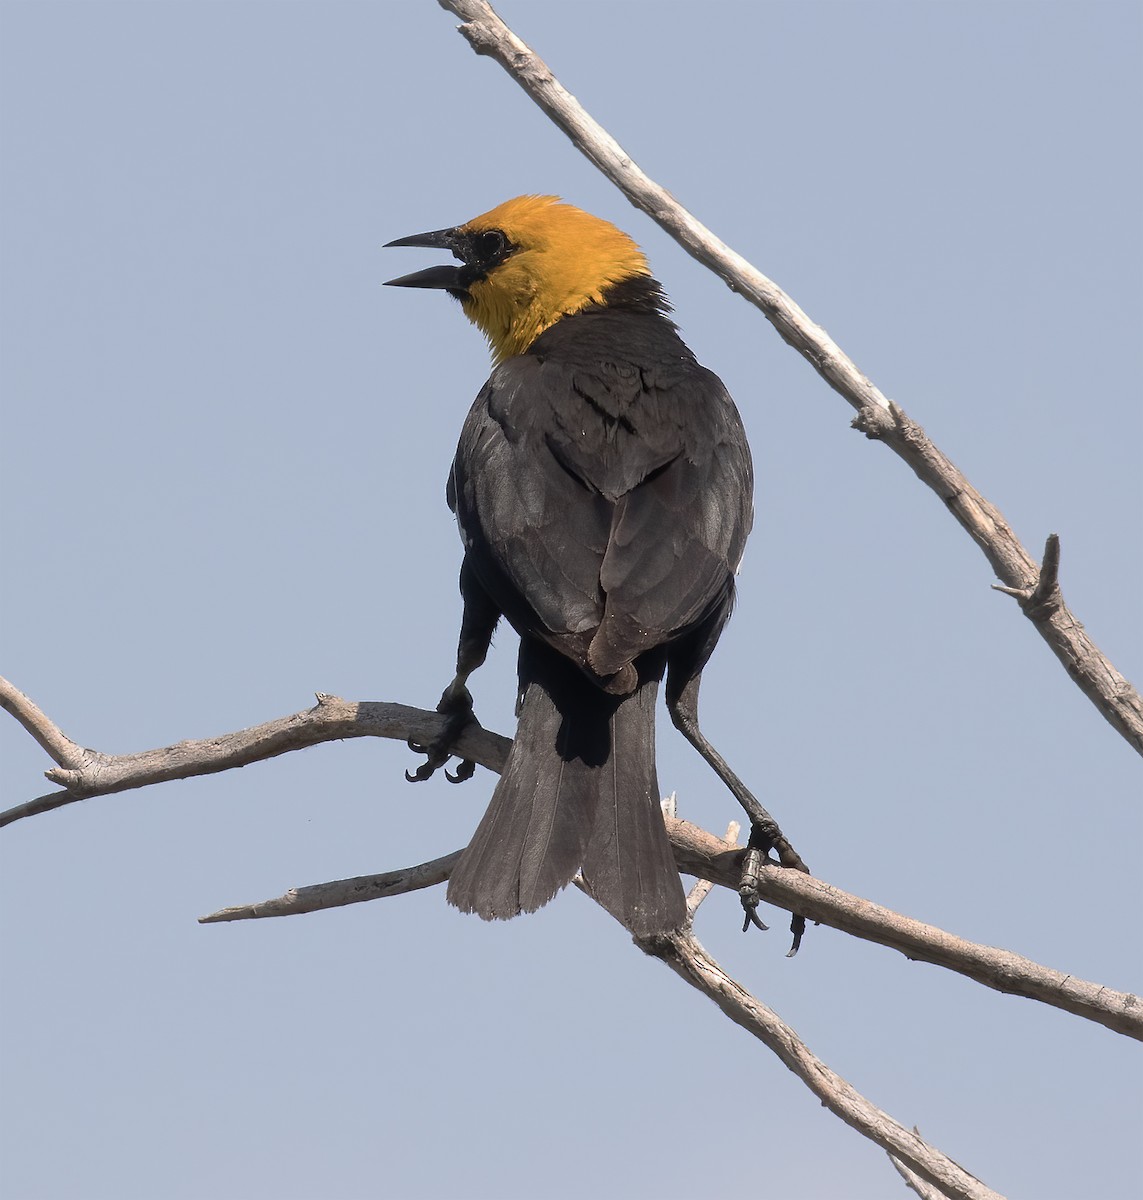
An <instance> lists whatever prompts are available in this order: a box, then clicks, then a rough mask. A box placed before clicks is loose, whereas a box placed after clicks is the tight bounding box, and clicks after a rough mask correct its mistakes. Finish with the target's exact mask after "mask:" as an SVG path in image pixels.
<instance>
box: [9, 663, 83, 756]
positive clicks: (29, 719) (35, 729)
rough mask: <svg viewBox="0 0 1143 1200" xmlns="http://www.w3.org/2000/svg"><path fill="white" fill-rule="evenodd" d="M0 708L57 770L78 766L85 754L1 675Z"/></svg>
mask: <svg viewBox="0 0 1143 1200" xmlns="http://www.w3.org/2000/svg"><path fill="white" fill-rule="evenodd" d="M0 708H2V709H4V710H5V712H10V713H11V714H12V716H14V717H15V718H16V720H17V721H19V722H20V724H21V725H23V727H24V728H25V729H26V730H27V731H28V732H29V733H30V734H31V735H32V737H34V738H35V739H36V742H37V743H38V744H39V746H40V748H41V749H42V750H43V751H44V752H45V753H46V754H47V755H48V756H49V757H50V758H51V760H52V761H53V762H55V763H58V764H59V765H60V766H61V767H71V768H79V767H82V765H83V762H84V756H85V754H86V753H87V751H85V750H84V749H83V747H82V746H77V745H76V744H75V742H73V741H72V740H71V738H69V737H66V736H65V735H64V733H63V732H62V731H61V730H60V728H59V727H58V726H57V725H56V724H55V723H54V722H52V721H50V720H49V719H48V717H47V716H46V715H45V714H44V712H43V711H42V710H41V709H40V708H39V706H38V705H36V704H35V703H33V702H32V701H31V700H29V699H28V697H27V696H25V695H24V693H23V692H21V691H20V690H19V689H18V688H16V687H14V686H13V685H12V684H11V683H9V682H8V680H7V679H5V678H4V677H3V676H0Z"/></svg>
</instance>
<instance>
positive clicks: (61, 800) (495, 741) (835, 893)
mask: <svg viewBox="0 0 1143 1200" xmlns="http://www.w3.org/2000/svg"><path fill="white" fill-rule="evenodd" d="M0 705H2V706H3V707H4V708H6V709H8V711H10V712H12V713H13V714H14V715H15V716H16V717H17V719H18V720H19V721H20V723H21V724H22V725H24V727H25V728H26V729H27V730H28V731H29V733H31V734H32V736H33V737H35V739H36V741H37V742H39V744H40V745H41V746H44V747H45V748H47V747H54V749H55V752H53V751H52V750H49V753H52V756H53V757H56V753H58V754H59V755H60V757H64V758H67V759H68V761H70V762H71V763H72V765H71V766H67V767H63V766H57V767H54V768H52V769H51V770H49V771H48V772H46V774H47V776H48V778H50V779H54V780H55V781H56V782H59V783H61V784H63V785H64V786H63V790H60V791H55V792H50V793H48V794H47V795H46V796H41V797H39V798H37V799H36V800H32V801H29V802H28V803H26V804H21V805H17V806H16V807H15V808H11V809H9V810H8V811H7V812H4V813H0V826H2V825H10V824H12V823H13V822H15V821H19V820H21V819H23V818H26V817H30V816H34V815H36V814H39V813H43V812H48V811H50V810H51V809H55V808H61V807H63V806H64V805H68V804H75V803H77V802H78V801H80V800H88V799H93V798H95V797H97V796H105V795H111V794H113V793H116V792H122V791H127V790H128V789H131V788H140V787H145V786H147V785H148V784H152V783H161V782H164V781H167V780H174V779H189V778H191V777H193V776H196V775H208V774H212V773H215V772H218V771H225V770H229V769H230V768H232V767H240V766H247V765H249V764H251V763H255V762H261V761H263V760H265V759H269V758H274V757H277V756H278V755H281V754H286V753H289V752H290V751H293V750H300V749H303V748H304V747H306V746H316V745H320V744H321V743H323V742H331V741H339V740H341V739H343V738H350V737H384V738H393V739H396V740H397V741H401V742H407V741H409V740H410V739H412V740H414V741H420V742H424V741H427V740H429V739H431V738H432V737H433V736H434V735H435V734H436V733H437V732H438V731H439V729H440V727H441V724H442V722H443V721H444V719H445V718H443V717H441V716H440V715H438V714H437V713H434V712H426V711H425V710H424V709H419V708H411V707H409V706H408V705H405V704H386V703H381V702H378V701H362V702H358V703H355V702H351V701H347V700H342V699H340V698H339V697H337V696H327V695H319V696H318V702H317V704H316V705H315V706H314V707H313V708H311V709H307V710H306V711H304V712H298V713H293V714H291V715H290V716H287V717H280V718H278V719H277V720H275V721H267V722H266V723H265V724H263V725H256V726H254V727H253V728H251V729H243V730H239V731H238V732H236V733H228V734H224V735H223V736H221V737H212V738H204V739H202V740H200V741H187V742H178V743H176V744H175V745H172V746H163V747H160V748H158V749H155V750H145V751H142V752H140V753H137V754H120V755H112V754H103V753H101V752H100V751H98V750H89V749H83V748H81V747H79V746H78V745H77V743H75V742H73V741H72V740H71V739H70V738H68V737H67V735H66V734H64V732H63V731H62V730H61V729H60V728H59V727H58V726H57V725H56V724H55V723H54V722H53V721H52V720H51V719H50V718H49V717H48V716H47V715H46V714H45V713H44V712H43V711H42V710H41V709H40V708H39V707H37V706H36V705H35V704H34V703H33V702H32V701H31V700H29V699H28V698H27V697H26V696H24V695H23V694H22V693H21V692H19V691H18V690H17V689H16V688H15V687H13V686H12V684H10V683H9V682H8V681H7V680H5V679H2V678H0ZM509 744H510V743H509V741H508V739H507V738H504V737H500V736H499V735H498V734H495V733H492V732H491V731H490V730H487V729H482V728H480V727H479V726H474V727H472V728H470V729H469V730H467V731H466V732H465V735H464V737H463V738H462V739H461V741H460V742H459V743H458V746H457V752H458V753H461V754H464V755H465V756H466V757H468V758H471V759H473V761H475V762H478V763H480V764H481V765H482V766H484V767H487V768H488V769H489V770H491V771H497V772H498V771H499V770H500V769H501V767H502V766H503V763H504V759H505V757H506V756H507V753H508V746H509ZM69 747H71V749H70V750H69V749H68V748H69ZM57 761H58V759H57ZM667 828H668V832H669V833H670V836H671V841H672V844H673V845H674V848H675V858H676V860H677V862H678V864H679V869H680V870H681V871H683V872H685V873H686V874H688V875H694V876H695V877H696V878H699V879H707V880H710V881H711V882H713V883H716V884H719V885H720V886H724V887H729V888H731V889H733V890H737V888H738V884H739V882H740V881H741V877H742V856H743V854H744V850H743V849H742V848H733V847H731V846H729V845H728V844H727V842H726V841H724V840H723V839H722V838H718V837H716V836H715V835H714V834H711V833H708V832H706V831H705V830H702V829H699V828H698V827H697V826H695V825H691V824H690V823H689V822H687V821H680V820H678V819H676V818H674V817H668V818H667ZM454 861H455V855H446V856H444V857H443V858H439V859H434V860H433V861H432V862H431V863H423V864H421V865H420V866H417V867H412V868H408V869H406V870H402V871H387V872H384V873H383V874H380V875H366V876H359V877H357V878H354V879H344V880H335V881H333V882H330V883H320V884H311V885H310V886H308V887H304V888H298V889H294V890H293V891H291V892H287V893H286V894H285V895H284V896H281V897H278V898H276V899H274V900H266V901H261V902H259V903H257V904H247V905H240V906H237V907H233V908H229V909H223V910H222V911H221V912H219V913H214V914H212V915H211V916H210V917H207V918H205V920H206V921H235V920H249V919H252V918H258V917H270V916H287V915H291V914H295V913H302V912H315V911H317V910H319V909H325V908H336V907H340V906H342V905H346V904H355V903H358V902H360V901H363V900H373V899H378V898H380V897H382V896H387V895H396V894H399V893H400V892H406V891H414V890H417V889H419V888H423V887H431V886H433V885H434V884H436V883H442V882H443V881H444V880H445V879H447V878H448V871H449V869H450V868H451V866H452V863H453V862H454ZM759 886H760V890H761V893H762V897H763V899H764V900H766V901H767V902H768V903H771V904H774V905H776V906H777V907H778V908H782V909H785V910H786V911H788V912H799V913H802V914H803V915H804V916H806V917H807V918H808V919H810V920H812V921H817V922H819V923H821V924H823V925H830V926H832V927H833V928H835V929H839V930H842V931H843V932H846V933H850V934H852V935H853V936H855V937H859V938H863V939H865V940H866V941H872V942H878V943H880V944H881V945H883V946H889V947H890V948H892V949H894V950H898V951H899V952H900V953H902V954H904V955H906V956H907V957H908V958H910V959H916V960H920V961H923V962H929V963H933V964H934V965H936V966H940V967H945V968H947V969H949V970H951V971H956V972H957V973H958V974H961V975H965V976H967V977H968V978H970V979H974V980H976V981H977V982H978V983H983V984H984V985H985V986H986V987H990V988H993V989H994V990H996V991H1000V992H1007V993H1010V994H1012V995H1017V996H1024V997H1027V998H1028V999H1032V1000H1038V1001H1040V1002H1041V1003H1044V1004H1049V1005H1052V1006H1053V1007H1055V1008H1060V1009H1063V1010H1064V1011H1065V1012H1070V1013H1074V1014H1075V1015H1076V1016H1081V1017H1083V1018H1085V1019H1086V1020H1089V1021H1095V1022H1097V1023H1098V1024H1100V1025H1103V1026H1105V1027H1106V1028H1108V1029H1112V1030H1115V1031H1116V1032H1117V1033H1124V1034H1126V1035H1127V1036H1129V1037H1134V1038H1137V1039H1139V1040H1143V1003H1141V1002H1140V1001H1139V1000H1138V999H1137V998H1136V997H1135V996H1132V995H1131V994H1129V993H1126V992H1118V991H1114V990H1112V989H1110V988H1105V987H1101V986H1100V985H1098V984H1095V983H1089V982H1086V981H1084V980H1080V979H1075V978H1074V977H1072V976H1070V975H1065V974H1063V973H1062V972H1059V971H1053V970H1051V969H1050V968H1048V967H1043V966H1041V965H1039V964H1038V963H1034V962H1032V961H1031V960H1029V959H1026V958H1022V957H1020V955H1017V954H1012V953H1011V952H1010V951H1007V950H999V949H996V948H994V947H991V946H979V945H976V944H975V943H973V942H966V941H964V940H963V939H961V938H957V937H954V936H953V935H951V934H949V933H946V932H944V930H941V929H937V928H936V927H934V926H932V925H925V924H923V923H922V922H920V921H914V920H912V919H911V918H909V917H904V916H901V914H899V913H895V912H892V911H891V910H890V909H887V908H882V907H881V906H880V905H877V904H874V903H872V902H871V901H869V900H863V899H861V898H860V897H859V896H852V895H849V894H848V893H846V892H843V891H841V890H840V889H838V888H834V887H831V886H830V885H829V884H828V883H825V882H824V881H823V880H821V879H815V878H812V877H811V876H808V875H803V874H802V873H801V872H800V871H789V870H784V869H781V868H779V867H776V866H771V867H767V868H764V869H763V870H762V872H761V878H760V882H759Z"/></svg>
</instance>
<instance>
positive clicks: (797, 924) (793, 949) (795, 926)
mask: <svg viewBox="0 0 1143 1200" xmlns="http://www.w3.org/2000/svg"><path fill="white" fill-rule="evenodd" d="M790 932H791V933H792V934H793V935H794V942H793V945H791V946H790V948H789V950H787V951H786V957H787V958H793V957H794V955H795V954H797V952H798V948H799V947H800V946H801V944H802V934H803V933H805V932H806V918H805V917H803V916H800V915H799V914H798V913H794V915H793V916H792V917H791V918H790Z"/></svg>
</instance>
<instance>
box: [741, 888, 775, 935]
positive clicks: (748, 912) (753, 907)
mask: <svg viewBox="0 0 1143 1200" xmlns="http://www.w3.org/2000/svg"><path fill="white" fill-rule="evenodd" d="M742 911H743V913H745V917H744V918H743V921H742V932H743V933H745V932H746V931H747V930H748V929H749V928H750V926H751V925H753V926H754V928H755V929H761V930H762V932H763V933H765V932H766V930H768V929H769V928H770V926H769V925H767V924H766V923H765V921H763V920H762V918H761V917H760V916H759V915H758V897H757V896H756V895H755V896H745V895H744V896H742Z"/></svg>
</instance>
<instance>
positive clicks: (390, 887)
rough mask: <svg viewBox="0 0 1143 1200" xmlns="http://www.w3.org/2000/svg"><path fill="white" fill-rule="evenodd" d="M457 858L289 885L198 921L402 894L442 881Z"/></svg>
mask: <svg viewBox="0 0 1143 1200" xmlns="http://www.w3.org/2000/svg"><path fill="white" fill-rule="evenodd" d="M458 858H460V851H459V850H456V851H454V852H453V853H452V854H446V855H445V856H444V857H443V858H434V859H433V860H432V861H431V862H425V863H420V864H418V865H417V866H415V867H405V868H403V869H402V870H400V871H385V872H384V873H383V874H380V875H358V876H357V877H356V878H354V879H336V880H334V881H333V882H332V883H313V884H310V885H309V887H299V888H290V890H289V891H288V892H287V893H286V894H285V895H284V896H278V897H277V898H276V899H274V900H263V901H262V902H261V903H260V904H239V905H236V906H235V907H233V908H222V909H219V911H218V912H214V913H211V914H210V915H209V916H206V917H199V919H198V923H199V924H200V925H211V924H213V923H215V922H217V921H249V920H254V919H257V918H259V917H289V916H293V915H294V914H296V913H308V912H318V911H319V910H321V909H326V908H342V907H344V906H345V905H346V904H360V903H361V902H362V901H363V900H382V899H384V898H385V897H386V896H403V895H405V894H406V893H407V892H418V891H420V890H421V889H422V888H428V887H435V886H436V884H438V883H444V882H445V881H446V880H447V879H448V877H449V873H450V872H451V871H452V869H453V867H454V866H455V865H456V860H457V859H458Z"/></svg>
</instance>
